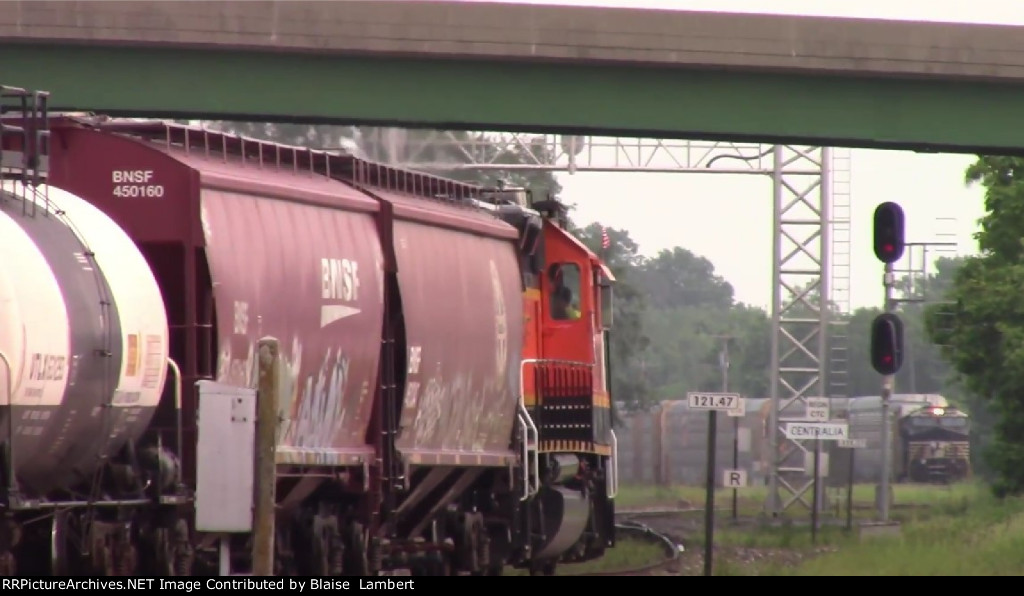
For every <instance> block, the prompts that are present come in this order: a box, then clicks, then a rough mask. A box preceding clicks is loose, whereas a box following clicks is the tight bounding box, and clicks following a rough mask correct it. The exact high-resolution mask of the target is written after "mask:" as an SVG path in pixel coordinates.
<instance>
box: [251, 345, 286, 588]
mask: <svg viewBox="0 0 1024 596" xmlns="http://www.w3.org/2000/svg"><path fill="white" fill-rule="evenodd" d="M257 354H259V388H258V391H257V393H256V462H255V465H256V487H255V488H256V497H255V500H254V503H255V504H254V506H253V510H254V511H253V516H254V518H255V519H254V520H253V537H252V574H253V575H255V576H263V577H269V576H272V575H274V531H275V530H274V521H275V520H274V518H275V516H276V511H275V504H276V502H277V462H276V452H277V422H278V414H277V402H278V391H279V390H280V389H279V387H280V384H279V383H278V364H279V358H280V347H279V343H278V341H277V340H276V339H274V338H272V337H265V338H263V339H261V340H260V341H259V350H258V351H257Z"/></svg>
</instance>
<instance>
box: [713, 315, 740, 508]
mask: <svg viewBox="0 0 1024 596" xmlns="http://www.w3.org/2000/svg"><path fill="white" fill-rule="evenodd" d="M716 337H717V338H718V339H720V340H722V350H721V351H720V352H719V353H718V366H719V368H720V369H721V371H722V393H729V344H730V343H731V342H732V340H733V336H731V335H718V336H716ZM740 418H741V417H740V416H733V418H732V469H733V470H738V469H739V467H740ZM738 519H739V490H738V489H735V488H734V489H732V521H733V522H735V521H737V520H738Z"/></svg>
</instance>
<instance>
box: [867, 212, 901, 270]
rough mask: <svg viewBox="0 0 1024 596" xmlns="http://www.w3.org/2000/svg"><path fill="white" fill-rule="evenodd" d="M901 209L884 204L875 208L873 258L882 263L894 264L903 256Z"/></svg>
mask: <svg viewBox="0 0 1024 596" xmlns="http://www.w3.org/2000/svg"><path fill="white" fill-rule="evenodd" d="M903 227H904V223H903V208H902V207H900V206H899V205H897V204H896V203H892V202H886V203H882V204H881V205H879V206H878V207H876V208H875V229H874V234H875V256H876V257H878V260H880V261H882V262H883V263H895V262H896V261H898V260H899V259H900V257H902V256H903V248H904V240H903Z"/></svg>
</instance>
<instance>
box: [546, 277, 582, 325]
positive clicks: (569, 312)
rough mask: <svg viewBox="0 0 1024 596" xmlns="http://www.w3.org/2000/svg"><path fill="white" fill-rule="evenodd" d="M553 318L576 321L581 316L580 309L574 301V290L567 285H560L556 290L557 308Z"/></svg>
mask: <svg viewBox="0 0 1024 596" xmlns="http://www.w3.org/2000/svg"><path fill="white" fill-rule="evenodd" d="M552 318H554V319H558V320H562V321H565V320H568V321H575V320H577V319H579V318H580V310H579V308H577V307H576V305H574V304H573V301H572V290H570V289H569V288H567V287H565V286H559V287H558V289H557V290H555V308H554V310H553V312H552Z"/></svg>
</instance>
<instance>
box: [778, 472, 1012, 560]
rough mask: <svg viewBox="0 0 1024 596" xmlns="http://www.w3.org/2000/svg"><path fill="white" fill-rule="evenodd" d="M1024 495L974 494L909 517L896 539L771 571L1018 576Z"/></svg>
mask: <svg viewBox="0 0 1024 596" xmlns="http://www.w3.org/2000/svg"><path fill="white" fill-rule="evenodd" d="M1022 555H1024V499H1019V498H1017V499H1006V500H1002V501H999V500H996V499H995V498H993V497H991V496H989V495H986V494H984V493H980V492H979V494H977V495H975V496H974V497H973V498H970V499H967V500H963V501H960V502H957V501H956V500H950V501H947V502H945V503H942V504H939V505H937V506H936V507H934V508H933V510H932V511H930V512H929V514H928V515H925V516H918V517H917V518H915V519H911V520H910V521H909V522H908V523H907V524H905V526H904V528H903V533H902V535H901V536H900V537H888V538H874V539H865V540H861V541H859V542H856V543H851V544H848V545H845V546H843V547H841V548H840V549H839V550H838V551H837V552H835V553H830V554H827V555H823V556H821V557H816V558H814V559H810V560H807V561H805V562H804V563H803V564H802V565H800V566H799V567H797V568H796V569H791V570H777V572H776V573H774V574H775V575H816V576H817V575H829V576H836V575H910V576H929V575H942V576H955V575H967V576H976V575H982V576H985V575H1020V574H1021V573H1022V572H1024V556H1022Z"/></svg>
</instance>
